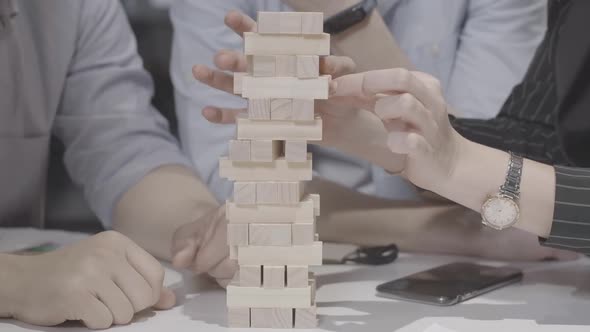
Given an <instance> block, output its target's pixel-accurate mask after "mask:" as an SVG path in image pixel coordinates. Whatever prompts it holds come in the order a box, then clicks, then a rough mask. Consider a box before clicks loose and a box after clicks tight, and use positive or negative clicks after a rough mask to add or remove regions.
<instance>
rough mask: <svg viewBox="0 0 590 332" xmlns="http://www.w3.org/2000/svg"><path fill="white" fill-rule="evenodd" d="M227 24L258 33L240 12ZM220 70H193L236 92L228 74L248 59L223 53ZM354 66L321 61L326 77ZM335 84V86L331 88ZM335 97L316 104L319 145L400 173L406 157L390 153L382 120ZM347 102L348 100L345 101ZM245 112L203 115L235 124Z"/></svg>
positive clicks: (210, 109) (208, 110) (212, 109)
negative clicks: (320, 128) (319, 121)
mask: <svg viewBox="0 0 590 332" xmlns="http://www.w3.org/2000/svg"><path fill="white" fill-rule="evenodd" d="M225 24H226V25H227V26H228V27H229V28H230V29H232V30H233V31H234V32H236V33H237V34H238V35H240V36H242V35H243V33H244V32H249V31H256V22H254V21H253V20H252V19H251V18H250V17H248V16H246V15H243V14H241V13H239V12H235V11H234V12H230V13H228V14H227V16H226V17H225ZM214 62H215V65H216V66H217V68H218V70H216V69H211V68H208V67H207V66H204V65H196V66H194V67H193V75H194V77H195V78H196V79H197V80H199V81H200V82H202V83H204V84H207V85H209V86H210V87H212V88H215V89H218V90H221V91H225V92H227V93H230V94H232V93H233V76H232V75H231V74H228V73H226V72H225V71H229V72H245V71H247V61H246V57H245V56H244V55H243V54H242V53H240V52H237V51H234V50H221V51H219V52H218V53H217V54H216V56H215V60H214ZM354 70H355V64H354V62H353V61H352V60H351V59H350V58H347V57H337V56H327V57H323V58H321V60H320V72H321V73H322V74H323V75H331V76H332V77H339V76H342V75H346V74H349V73H352V72H354ZM334 88H335V85H334V84H332V86H331V89H334ZM342 99H346V98H334V99H332V100H327V101H318V102H317V103H316V112H318V113H319V114H321V116H322V119H323V124H324V127H323V140H322V141H321V142H318V143H319V144H320V145H323V146H327V147H332V148H336V149H339V150H340V151H342V152H345V153H348V154H350V155H352V156H356V157H358V158H361V159H365V160H367V161H370V162H372V163H374V164H376V165H378V166H381V167H383V168H385V169H387V170H389V171H391V172H397V171H399V169H400V167H401V165H402V163H403V157H400V156H398V155H392V154H391V153H384V152H387V151H388V149H387V146H386V144H385V142H386V137H387V132H386V131H385V128H384V127H383V125H382V124H381V122H380V120H379V119H378V118H377V117H376V116H375V115H373V114H371V113H367V112H362V111H360V110H358V109H356V108H353V107H350V106H348V105H346V104H345V103H343V100H342ZM344 101H346V100H344ZM244 112H246V110H245V109H227V108H220V107H216V106H207V107H205V108H204V109H203V110H202V113H203V116H204V117H205V118H206V119H207V120H209V121H211V122H213V123H234V122H235V118H236V116H237V115H238V114H240V113H244Z"/></svg>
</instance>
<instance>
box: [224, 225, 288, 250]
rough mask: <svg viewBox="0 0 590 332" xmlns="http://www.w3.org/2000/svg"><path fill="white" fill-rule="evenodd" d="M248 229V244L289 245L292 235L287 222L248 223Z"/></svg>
mask: <svg viewBox="0 0 590 332" xmlns="http://www.w3.org/2000/svg"><path fill="white" fill-rule="evenodd" d="M232 225H241V224H232ZM249 229H250V234H249V245H251V246H290V245H291V238H292V235H291V225H289V224H250V226H249Z"/></svg>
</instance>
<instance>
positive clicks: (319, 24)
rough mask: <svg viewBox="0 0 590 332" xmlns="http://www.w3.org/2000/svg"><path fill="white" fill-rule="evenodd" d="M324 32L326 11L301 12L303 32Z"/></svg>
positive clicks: (309, 33) (310, 33)
mask: <svg viewBox="0 0 590 332" xmlns="http://www.w3.org/2000/svg"><path fill="white" fill-rule="evenodd" d="M323 32H324V13H301V33H302V34H304V35H319V34H322V33H323Z"/></svg>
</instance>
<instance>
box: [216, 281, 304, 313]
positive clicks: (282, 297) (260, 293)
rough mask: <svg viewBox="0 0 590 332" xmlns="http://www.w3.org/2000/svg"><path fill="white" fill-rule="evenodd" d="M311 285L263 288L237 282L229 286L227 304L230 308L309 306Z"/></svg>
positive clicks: (290, 307)
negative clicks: (245, 285)
mask: <svg viewBox="0 0 590 332" xmlns="http://www.w3.org/2000/svg"><path fill="white" fill-rule="evenodd" d="M310 299H311V287H310V286H308V287H302V288H281V289H274V288H263V287H241V286H238V285H237V283H233V282H232V284H230V285H229V286H227V306H228V307H229V308H234V307H238V308H244V307H246V308H289V309H292V308H309V307H311V306H312V304H311V300H310Z"/></svg>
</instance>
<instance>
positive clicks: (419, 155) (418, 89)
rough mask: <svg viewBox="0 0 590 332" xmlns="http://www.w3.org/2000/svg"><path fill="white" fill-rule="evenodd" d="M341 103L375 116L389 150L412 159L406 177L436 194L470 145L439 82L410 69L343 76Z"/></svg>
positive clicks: (339, 82) (339, 83) (339, 80)
mask: <svg viewBox="0 0 590 332" xmlns="http://www.w3.org/2000/svg"><path fill="white" fill-rule="evenodd" d="M335 82H336V90H335V92H334V94H333V96H334V97H336V98H345V100H346V102H347V103H348V104H353V105H355V106H357V107H359V108H362V109H365V110H369V111H371V112H372V113H374V114H376V115H377V116H378V117H379V118H380V119H381V121H382V122H383V124H384V125H385V128H386V129H387V131H388V137H387V145H388V147H389V150H390V151H391V152H393V153H395V154H403V155H406V156H407V159H406V163H405V166H404V169H403V172H402V174H403V175H404V176H405V177H407V178H408V179H409V180H410V181H412V182H413V183H414V184H415V185H417V186H420V187H422V188H425V189H430V190H433V189H434V188H435V187H436V186H437V185H438V184H439V183H441V182H442V181H443V180H445V179H447V178H449V177H450V175H451V174H452V173H453V171H454V168H455V164H456V162H457V158H459V157H460V153H459V151H460V150H461V145H462V142H464V141H465V139H464V138H463V137H461V136H460V135H459V134H458V133H457V132H456V131H455V130H454V129H453V127H452V126H451V124H450V122H449V118H448V110H447V107H448V106H447V103H446V101H445V99H444V97H443V93H442V90H441V87H440V83H439V82H438V80H436V79H435V78H433V77H432V76H430V75H428V74H424V73H421V72H414V71H408V70H406V69H385V70H377V71H369V72H365V73H359V74H352V75H347V76H342V77H339V78H337V79H336V80H335Z"/></svg>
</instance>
